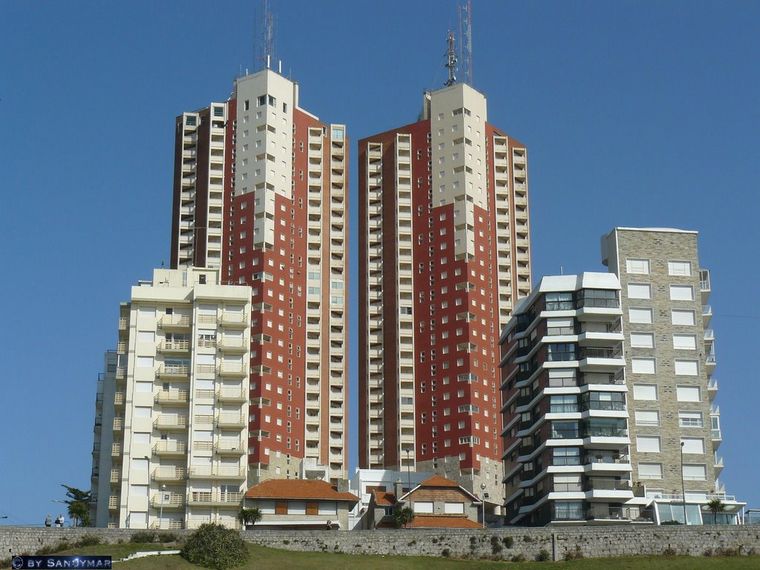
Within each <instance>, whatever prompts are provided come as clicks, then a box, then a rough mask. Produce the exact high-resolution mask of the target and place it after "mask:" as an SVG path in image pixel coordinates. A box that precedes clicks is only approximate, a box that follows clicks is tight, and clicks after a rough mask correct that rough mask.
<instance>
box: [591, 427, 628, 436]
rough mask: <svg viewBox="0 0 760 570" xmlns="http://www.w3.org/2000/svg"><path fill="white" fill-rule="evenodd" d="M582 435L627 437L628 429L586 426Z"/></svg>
mask: <svg viewBox="0 0 760 570" xmlns="http://www.w3.org/2000/svg"><path fill="white" fill-rule="evenodd" d="M584 437H628V430H627V429H625V428H614V427H594V428H588V429H587V430H586V431H585V432H584Z"/></svg>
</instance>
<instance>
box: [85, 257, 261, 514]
mask: <svg viewBox="0 0 760 570" xmlns="http://www.w3.org/2000/svg"><path fill="white" fill-rule="evenodd" d="M250 300H251V291H250V288H249V287H247V286H230V285H220V284H219V273H218V270H215V269H201V268H187V269H181V270H171V269H156V270H155V271H154V275H153V279H152V280H151V281H144V282H140V283H138V285H136V286H134V287H132V295H131V301H130V302H129V303H125V304H123V305H122V307H121V316H120V320H119V345H118V348H117V351H116V352H115V353H109V354H108V355H107V357H106V365H107V369H106V373H105V374H104V375H103V377H102V381H101V382H99V388H98V406H99V414H98V415H97V416H96V428H95V429H96V438H95V448H94V454H95V455H94V459H93V491H94V494H95V496H96V503H95V509H94V514H95V521H94V523H95V524H96V526H99V527H105V526H108V527H127V528H165V529H177V528H196V527H198V526H199V525H201V524H202V523H205V522H220V523H222V524H225V525H226V526H230V527H235V526H237V520H236V516H237V512H238V510H239V508H240V504H241V501H242V498H243V495H244V493H245V491H246V489H247V474H248V461H247V453H248V390H249V387H248V383H249V380H248V363H249V360H250V338H249V335H250V315H251V301H250ZM98 422H100V426H99V425H98ZM98 432H99V433H98ZM109 445H110V450H109V449H107V447H108V446H109ZM107 451H110V454H109V453H107ZM96 459H97V463H96Z"/></svg>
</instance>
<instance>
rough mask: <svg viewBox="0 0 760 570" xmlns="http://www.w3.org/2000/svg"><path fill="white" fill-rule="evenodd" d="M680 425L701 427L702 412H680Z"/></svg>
mask: <svg viewBox="0 0 760 570" xmlns="http://www.w3.org/2000/svg"><path fill="white" fill-rule="evenodd" d="M678 426H679V427H684V428H701V427H702V426H703V423H702V412H678Z"/></svg>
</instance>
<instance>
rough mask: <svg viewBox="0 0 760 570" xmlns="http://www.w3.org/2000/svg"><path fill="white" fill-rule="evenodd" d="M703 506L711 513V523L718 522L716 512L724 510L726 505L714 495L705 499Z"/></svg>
mask: <svg viewBox="0 0 760 570" xmlns="http://www.w3.org/2000/svg"><path fill="white" fill-rule="evenodd" d="M705 508H707V510H708V511H710V512H711V513H712V515H713V524H718V513H722V512H723V511H725V510H726V505H724V504H723V501H721V500H720V499H719V498H718V497H715V498H714V499H710V500H709V501H707V504H706V505H705Z"/></svg>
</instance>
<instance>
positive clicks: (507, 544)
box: [501, 536, 515, 548]
mask: <svg viewBox="0 0 760 570" xmlns="http://www.w3.org/2000/svg"><path fill="white" fill-rule="evenodd" d="M501 541H502V542H503V543H504V546H505V547H506V548H512V547H513V546H514V544H515V539H514V538H512V537H511V536H505V537H504V538H502V539H501Z"/></svg>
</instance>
